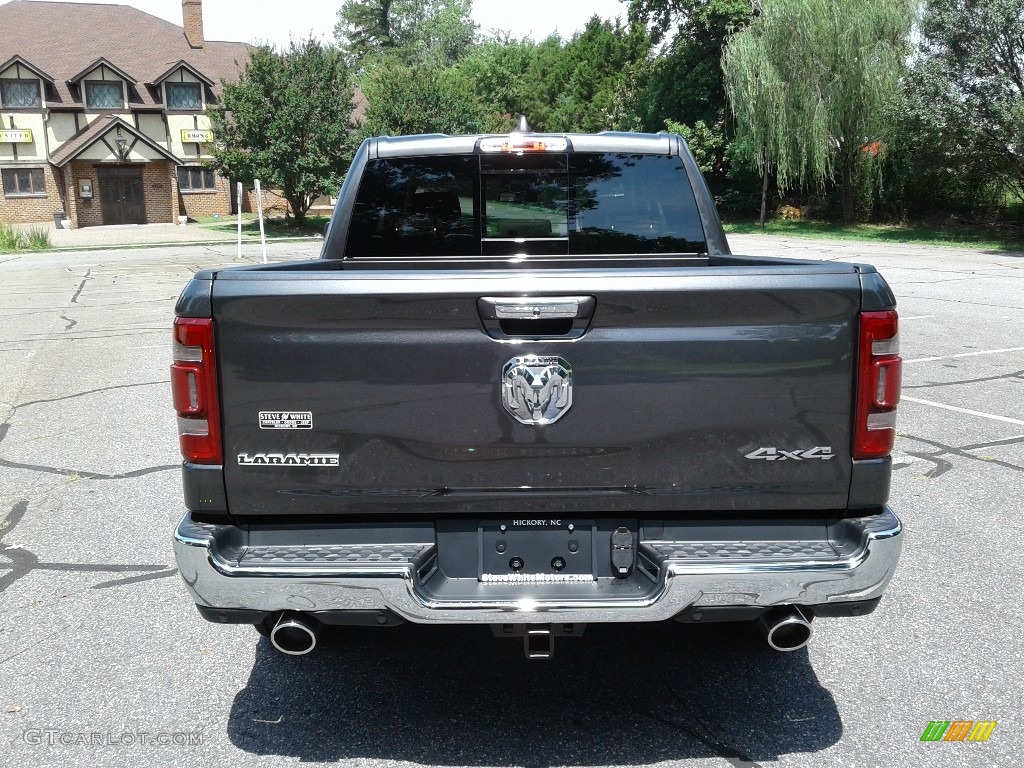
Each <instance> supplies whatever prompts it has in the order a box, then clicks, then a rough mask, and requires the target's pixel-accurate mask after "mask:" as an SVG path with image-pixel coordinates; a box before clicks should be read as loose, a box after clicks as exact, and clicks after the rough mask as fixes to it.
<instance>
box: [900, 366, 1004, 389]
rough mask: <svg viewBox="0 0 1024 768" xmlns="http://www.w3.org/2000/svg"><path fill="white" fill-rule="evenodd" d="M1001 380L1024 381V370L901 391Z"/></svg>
mask: <svg viewBox="0 0 1024 768" xmlns="http://www.w3.org/2000/svg"><path fill="white" fill-rule="evenodd" d="M1002 379H1024V369H1021V370H1019V371H1014V372H1013V373H1004V374H1001V375H999V376H985V377H983V378H980V379H959V380H957V381H937V382H935V383H932V384H913V385H906V384H904V385H903V389H933V388H935V387H955V386H958V385H960V384H981V383H982V382H986V381H1000V380H1002Z"/></svg>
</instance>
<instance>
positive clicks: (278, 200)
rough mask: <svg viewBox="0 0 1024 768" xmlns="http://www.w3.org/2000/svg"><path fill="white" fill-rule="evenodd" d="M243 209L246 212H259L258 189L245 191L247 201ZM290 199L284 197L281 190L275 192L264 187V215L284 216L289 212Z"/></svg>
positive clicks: (271, 216)
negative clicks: (257, 202)
mask: <svg viewBox="0 0 1024 768" xmlns="http://www.w3.org/2000/svg"><path fill="white" fill-rule="evenodd" d="M242 210H243V211H245V212H246V213H258V212H259V208H258V207H257V205H256V190H254V189H253V190H247V191H246V193H245V201H244V203H243V204H242ZM288 211H289V208H288V201H287V200H285V199H284V197H283V196H282V195H281V193H280V192H275V191H274V190H272V189H266V188H264V189H263V215H264V216H266V217H267V218H274V217H278V216H281V217H283V216H284V215H285V214H286V213H288Z"/></svg>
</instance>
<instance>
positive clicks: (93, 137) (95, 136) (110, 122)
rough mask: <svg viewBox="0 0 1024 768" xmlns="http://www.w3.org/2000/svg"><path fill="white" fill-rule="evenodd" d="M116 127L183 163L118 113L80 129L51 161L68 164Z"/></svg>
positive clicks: (165, 155) (55, 163)
mask: <svg viewBox="0 0 1024 768" xmlns="http://www.w3.org/2000/svg"><path fill="white" fill-rule="evenodd" d="M115 128H120V129H121V131H122V132H123V133H126V134H128V135H129V136H131V137H132V138H133V139H135V141H141V142H142V143H143V144H145V145H146V146H148V147H150V148H152V149H154V150H155V151H157V152H159V153H160V154H161V155H163V156H164V157H166V158H167V159H168V160H170V161H171V162H173V163H174V164H176V165H181V160H179V159H178V158H176V157H175V156H174V155H173V154H171V153H170V152H168V151H167V150H166V149H164V148H163V147H161V146H160V145H159V144H157V143H156V142H155V141H153V140H152V139H151V138H149V137H148V136H146V134H144V133H142V131H140V130H138V129H137V128H136V127H135V126H133V125H131V124H130V123H127V122H125V121H124V120H123V119H122V118H120V117H118V116H117V115H104V116H103V117H100V118H99V119H98V120H94V121H93V122H92V123H91V124H89V125H88V126H87V127H86V128H85V129H84V130H82V131H79V132H78V134H77V135H76V136H73V137H72V138H71V139H70V140H69V141H67V142H65V143H64V144H62V145H61V147H60V149H58V150H56V151H55V152H54V153H53V154H52V155H50V162H51V163H53V164H54V165H56V166H57V167H62V166H64V165H67V164H68V163H69V162H71V161H72V160H74V159H75V158H76V157H78V156H79V155H81V154H82V153H83V152H85V150H87V149H88V148H89V147H91V146H92V145H93V144H96V143H98V142H100V141H102V140H103V137H104V136H106V135H107V134H108V133H109V132H110V131H112V130H113V129H115ZM133 144H134V142H133Z"/></svg>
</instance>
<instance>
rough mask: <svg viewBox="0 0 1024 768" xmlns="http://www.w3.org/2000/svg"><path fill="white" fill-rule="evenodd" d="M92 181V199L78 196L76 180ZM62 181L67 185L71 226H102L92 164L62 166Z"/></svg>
mask: <svg viewBox="0 0 1024 768" xmlns="http://www.w3.org/2000/svg"><path fill="white" fill-rule="evenodd" d="M79 179H90V180H91V181H92V197H91V198H84V199H83V198H80V197H79V196H78V180H79ZM64 181H65V182H66V184H67V189H68V193H67V201H68V208H69V209H70V210H68V212H67V213H68V218H69V219H71V226H72V227H75V228H78V227H98V226H100V225H102V224H103V211H102V209H101V208H100V182H99V178H97V175H96V168H95V166H93V164H92V163H77V162H75V163H68V164H67V165H66V166H64Z"/></svg>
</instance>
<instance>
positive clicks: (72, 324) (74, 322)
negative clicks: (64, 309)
mask: <svg viewBox="0 0 1024 768" xmlns="http://www.w3.org/2000/svg"><path fill="white" fill-rule="evenodd" d="M60 319H61V320H63V321H64V322H66V323H67V325H65V326H64V330H65V331H70V330H71V329H72V328H74V327H75V326H76V325H78V321H77V320H72V319H71V318H70V317H68V316H67V315H61V316H60Z"/></svg>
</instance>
